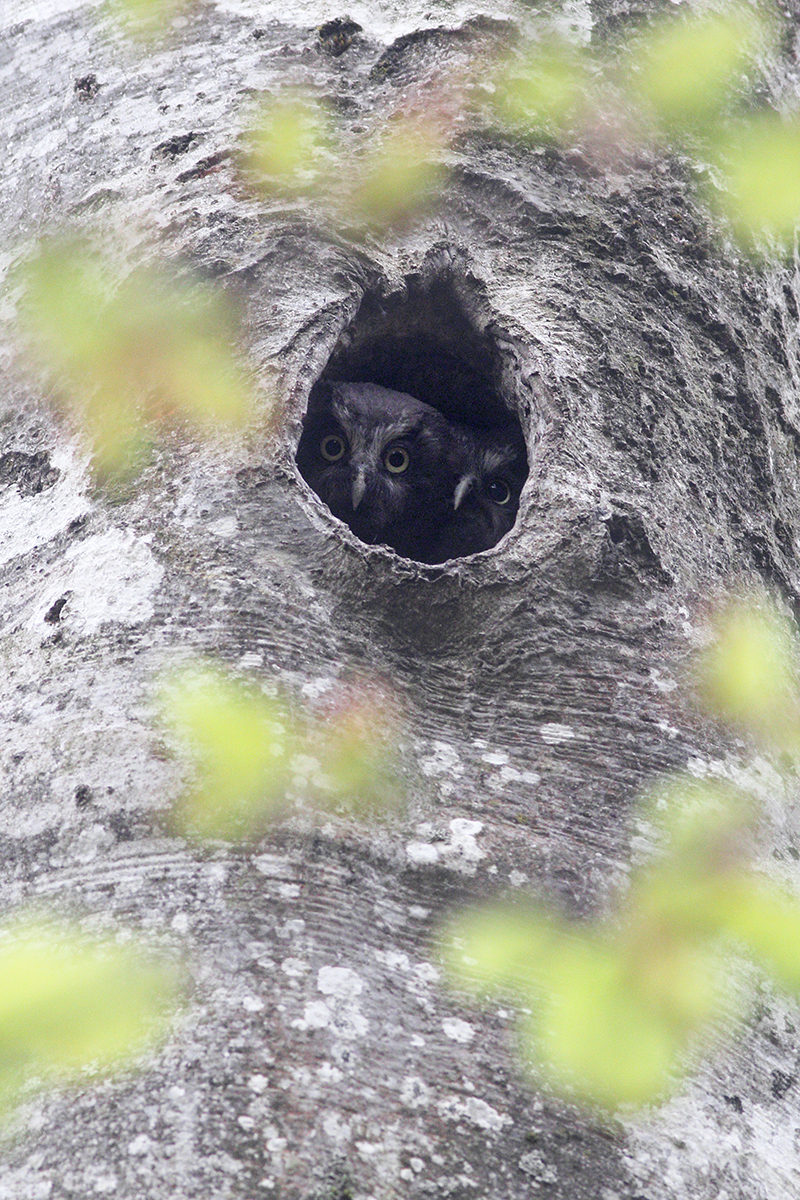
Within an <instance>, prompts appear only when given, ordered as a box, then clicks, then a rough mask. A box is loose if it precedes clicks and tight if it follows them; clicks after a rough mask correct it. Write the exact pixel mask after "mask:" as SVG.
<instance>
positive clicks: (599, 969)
mask: <svg viewBox="0 0 800 1200" xmlns="http://www.w3.org/2000/svg"><path fill="white" fill-rule="evenodd" d="M526 1033H527V1050H528V1053H529V1055H530V1056H531V1058H532V1059H533V1060H534V1061H538V1062H539V1064H540V1066H541V1069H542V1070H543V1072H544V1074H545V1075H546V1076H547V1078H548V1079H550V1081H551V1082H552V1083H553V1084H554V1086H556V1087H557V1088H559V1090H561V1091H564V1092H566V1093H567V1094H570V1095H574V1096H576V1097H578V1098H581V1099H585V1100H589V1101H591V1102H593V1103H595V1104H600V1105H602V1106H604V1107H608V1108H611V1109H614V1108H618V1107H619V1106H621V1105H641V1104H647V1103H650V1102H651V1101H653V1100H656V1099H658V1098H659V1097H660V1096H662V1095H663V1094H664V1092H665V1091H666V1089H667V1087H668V1085H669V1082H670V1080H671V1078H672V1076H673V1073H674V1072H675V1070H676V1068H677V1066H678V1064H679V1061H680V1053H681V1050H682V1048H683V1042H682V1039H681V1038H680V1037H679V1036H678V1035H677V1033H676V1030H675V1029H674V1027H673V1026H672V1025H671V1024H670V1022H668V1021H667V1020H665V1018H664V1014H663V1012H662V1011H660V1010H659V1008H658V1006H654V1005H651V1004H648V1003H647V1002H646V1001H645V1000H643V998H642V996H641V995H640V994H639V992H638V991H637V989H636V988H635V986H632V984H631V980H630V978H629V977H628V976H627V974H626V972H625V971H624V969H623V964H622V963H621V961H620V959H619V957H618V956H617V954H615V952H614V951H613V949H611V948H609V947H607V946H604V945H602V944H600V943H597V942H593V941H591V940H588V939H579V938H575V939H565V940H564V941H563V942H562V943H561V944H560V945H559V947H558V951H557V953H556V954H555V955H554V956H553V959H552V962H551V966H550V970H549V972H548V977H547V981H546V986H545V987H544V989H543V995H542V1000H541V1006H540V1008H539V1010H538V1013H537V1014H536V1015H535V1016H534V1017H533V1018H532V1020H531V1021H530V1022H529V1023H528V1025H527V1028H526Z"/></svg>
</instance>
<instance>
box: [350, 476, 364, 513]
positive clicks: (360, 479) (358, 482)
mask: <svg viewBox="0 0 800 1200" xmlns="http://www.w3.org/2000/svg"><path fill="white" fill-rule="evenodd" d="M366 490H367V476H366V471H365V470H364V468H363V467H359V468H358V470H357V471H356V477H355V479H354V480H353V491H352V493H351V494H352V497H353V512H355V510H356V509H357V508H358V506H359V504H360V503H361V501H362V500H363V499H364V492H365V491H366Z"/></svg>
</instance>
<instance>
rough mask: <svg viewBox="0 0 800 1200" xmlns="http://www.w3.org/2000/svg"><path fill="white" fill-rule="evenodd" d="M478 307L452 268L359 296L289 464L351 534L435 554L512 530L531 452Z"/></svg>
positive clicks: (426, 557)
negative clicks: (397, 290)
mask: <svg viewBox="0 0 800 1200" xmlns="http://www.w3.org/2000/svg"><path fill="white" fill-rule="evenodd" d="M482 308H483V305H482V302H481V298H480V295H479V294H477V292H476V294H474V295H471V294H470V291H469V289H468V284H467V282H466V281H465V280H464V279H459V280H458V281H457V282H456V281H454V279H453V278H451V277H447V278H442V277H439V278H437V279H434V280H433V281H432V282H428V283H427V284H426V283H424V282H421V281H419V280H418V279H412V280H409V281H407V283H406V289H405V291H404V292H402V293H401V294H398V295H392V296H389V297H385V296H383V295H380V294H368V295H366V296H365V297H364V300H363V301H362V303H361V306H360V308H359V310H358V312H357V314H356V316H355V318H354V319H353V321H352V323H351V324H350V325H349V326H348V328H347V329H345V330H344V331H343V333H342V334H341V336H340V338H339V340H338V342H337V344H336V346H335V347H334V350H333V353H332V354H331V356H330V358H329V360H328V362H327V364H326V366H325V368H324V369H323V371H322V373H321V375H320V378H319V379H318V380H317V382H316V383H315V384H314V386H313V388H312V389H311V393H310V396H309V403H308V410H307V412H306V414H305V416H304V418H303V432H302V435H301V437H300V443H299V446H298V449H297V465H298V468H299V470H300V473H301V475H302V476H303V478H304V479H305V480H306V482H307V483H308V484H309V486H310V487H311V488H312V489H313V490H314V491H315V492H316V493H317V495H318V496H319V497H320V499H321V500H323V501H324V503H325V504H327V506H328V508H329V509H330V510H331V512H332V513H333V514H334V516H336V517H338V518H339V519H340V520H342V521H344V522H345V523H346V524H347V525H349V527H350V529H351V530H352V531H353V533H355V535H356V536H357V537H359V538H360V539H361V540H362V541H364V542H367V543H369V544H373V545H375V544H382V545H387V546H389V547H391V549H393V550H394V551H395V552H396V553H397V554H400V555H402V556H403V557H405V558H411V559H416V560H417V561H419V562H425V563H439V562H444V561H445V560H447V559H450V558H457V557H462V556H464V555H469V554H475V553H478V552H479V551H482V550H488V549H489V548H490V547H492V546H494V545H496V544H497V542H499V541H500V539H501V538H502V537H503V536H504V535H505V534H506V533H508V532H509V530H510V529H511V528H512V527H513V525H514V523H515V521H516V517H517V512H518V509H519V498H520V492H521V490H522V486H523V484H524V482H525V480H526V478H527V475H528V458H527V454H526V450H525V441H524V438H523V434H522V429H521V426H520V422H519V418H518V416H517V414H516V411H513V410H512V405H513V400H512V401H511V404H509V403H506V402H505V400H504V398H503V392H502V380H503V362H502V358H501V354H500V352H499V350H498V347H497V345H496V343H495V341H494V340H493V339H492V337H491V336H490V334H489V333H488V332H487V329H486V321H485V319H482V318H481V309H482Z"/></svg>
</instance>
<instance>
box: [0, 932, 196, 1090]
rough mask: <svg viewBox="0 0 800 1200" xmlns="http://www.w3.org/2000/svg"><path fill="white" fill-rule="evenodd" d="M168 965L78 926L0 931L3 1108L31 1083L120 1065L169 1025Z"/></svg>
mask: <svg viewBox="0 0 800 1200" xmlns="http://www.w3.org/2000/svg"><path fill="white" fill-rule="evenodd" d="M178 997H179V984H178V976H177V973H176V971H175V970H174V969H169V968H167V967H165V966H160V965H157V964H155V963H154V962H152V961H148V960H147V959H145V958H144V957H143V956H142V955H141V954H139V953H137V951H136V950H135V949H134V948H133V947H132V946H131V945H126V946H120V945H116V944H115V943H114V942H112V941H110V940H101V939H97V938H89V937H87V936H85V935H84V934H82V933H80V932H79V931H78V930H77V929H76V928H75V927H73V926H68V925H65V924H63V923H62V924H54V923H49V924H48V923H45V922H44V921H41V920H39V921H35V920H28V921H27V923H26V922H23V921H18V922H17V924H16V925H15V926H11V927H10V928H9V927H7V928H6V929H5V930H3V931H2V933H0V1109H7V1108H8V1107H10V1106H11V1105H13V1104H14V1103H15V1102H16V1101H17V1100H19V1098H20V1095H21V1093H22V1092H23V1090H27V1089H29V1088H30V1086H32V1085H33V1084H34V1083H38V1084H44V1083H53V1082H69V1081H75V1080H77V1079H78V1078H79V1077H81V1076H82V1075H84V1074H85V1073H86V1072H87V1071H100V1072H105V1071H109V1070H112V1069H114V1068H118V1067H119V1066H120V1065H122V1064H124V1063H125V1062H126V1061H127V1060H129V1059H130V1058H131V1056H134V1055H136V1054H139V1053H141V1052H142V1051H143V1050H144V1049H145V1048H147V1047H148V1046H149V1045H152V1043H153V1042H154V1040H156V1039H157V1038H159V1037H160V1036H161V1035H162V1034H163V1033H164V1032H165V1030H166V1024H167V1021H168V1020H169V1018H170V1015H171V1013H174V1011H175V1006H176V1004H177V1001H178Z"/></svg>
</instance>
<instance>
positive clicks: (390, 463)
mask: <svg viewBox="0 0 800 1200" xmlns="http://www.w3.org/2000/svg"><path fill="white" fill-rule="evenodd" d="M464 453H465V449H464V443H463V441H462V439H461V438H460V437H459V436H456V434H455V432H454V430H453V427H452V426H451V425H450V423H449V422H448V421H447V420H446V419H445V418H444V417H443V416H442V414H441V413H440V412H439V411H438V410H437V409H435V408H431V407H430V405H428V404H423V403H422V401H420V400H416V399H415V398H414V397H413V396H408V395H406V394H405V393H404V392H395V391H391V390H390V389H389V388H384V387H379V386H378V385H377V384H373V383H323V384H318V385H317V386H316V387H315V388H314V390H313V391H312V394H311V398H310V400H309V407H308V412H307V413H306V415H305V417H304V419H303V432H302V435H301V437H300V443H299V445H298V448H297V466H298V468H299V470H300V474H301V475H302V476H303V478H304V479H305V480H306V482H307V483H308V484H309V486H310V487H312V488H313V489H314V491H315V492H316V493H317V495H318V496H319V497H320V498H321V499H322V500H324V502H325V503H326V504H327V506H328V508H329V509H330V510H331V512H332V513H333V514H334V516H336V517H339V519H340V520H342V521H344V522H346V524H347V525H349V526H350V528H351V529H352V531H353V533H354V534H355V535H356V537H359V538H360V539H361V540H362V541H363V542H369V543H371V544H374V543H385V544H386V545H388V546H391V547H392V549H393V550H395V551H396V552H397V553H398V554H401V555H404V556H405V557H407V558H414V559H417V560H418V561H420V562H437V561H441V560H440V559H437V558H435V557H431V555H432V554H433V553H434V552H435V551H434V546H435V543H436V541H437V539H438V537H439V535H440V531H441V528H442V525H443V524H444V523H445V522H446V521H447V520H448V518H449V516H450V514H451V513H452V511H453V496H454V494H455V490H456V487H457V484H458V481H459V479H460V478H461V476H462V475H463V474H464V473H465V470H466V467H467V463H466V459H465V457H464Z"/></svg>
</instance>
